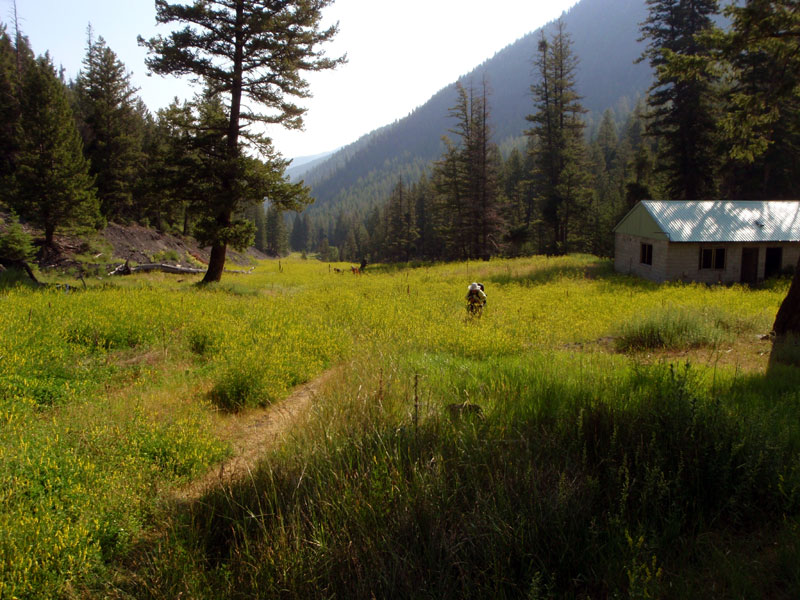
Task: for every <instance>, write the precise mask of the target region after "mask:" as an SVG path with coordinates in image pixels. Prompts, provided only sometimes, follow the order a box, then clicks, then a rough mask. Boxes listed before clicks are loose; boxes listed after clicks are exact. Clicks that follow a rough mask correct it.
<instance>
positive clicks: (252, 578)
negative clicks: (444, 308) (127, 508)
mask: <svg viewBox="0 0 800 600" xmlns="http://www.w3.org/2000/svg"><path fill="white" fill-rule="evenodd" d="M380 364H382V366H383V370H382V371H381V372H380V373H374V374H372V375H362V376H361V377H360V378H359V379H358V381H354V382H353V383H352V388H350V389H349V390H341V389H339V390H338V391H337V390H336V389H331V390H329V392H328V395H329V396H330V398H329V399H328V401H327V402H325V403H323V404H322V405H321V406H319V408H318V410H319V411H321V414H320V415H319V416H318V419H317V420H316V421H315V424H314V426H313V428H312V430H310V431H308V432H307V433H306V435H305V436H303V437H301V438H300V439H299V441H298V443H296V444H294V445H290V446H289V447H287V448H286V449H285V450H283V451H279V452H276V453H275V454H273V455H271V457H270V460H269V461H268V462H265V463H263V464H262V467H261V469H260V470H259V471H257V472H256V473H254V474H253V479H252V480H251V481H246V482H242V483H241V484H240V485H237V486H234V487H233V488H232V489H230V490H225V491H222V490H220V491H217V492H211V493H210V494H208V495H207V496H206V497H205V498H204V500H203V502H202V503H200V504H198V505H197V506H196V507H195V509H194V510H193V512H192V519H191V525H189V526H188V527H185V528H182V529H181V530H180V531H176V533H179V534H182V535H183V536H185V538H184V544H185V545H184V547H183V548H184V551H185V552H187V553H188V555H187V554H181V555H180V556H181V560H186V559H187V556H188V557H189V560H190V564H189V565H187V564H186V563H184V562H182V561H177V560H175V559H172V560H170V558H171V557H170V556H169V555H167V554H166V553H162V554H161V555H160V557H158V558H156V560H163V561H164V562H163V563H162V564H160V565H158V567H159V568H158V570H157V571H156V572H157V573H159V575H160V576H162V577H165V579H160V578H159V580H160V581H161V582H162V584H161V585H162V586H163V587H161V588H159V593H160V594H162V595H170V594H171V593H173V592H174V590H176V589H178V587H181V586H186V585H189V586H190V587H191V588H192V589H195V590H197V591H196V593H197V594H199V595H200V597H208V598H211V597H215V596H218V595H224V594H226V593H228V592H230V591H231V590H236V591H237V593H244V594H247V595H260V596H270V595H272V594H276V593H278V592H279V591H280V593H281V594H283V595H286V596H288V597H304V598H308V597H311V598H317V597H328V596H336V597H340V596H347V597H351V598H370V597H376V596H377V597H381V596H398V597H418V596H419V591H420V589H421V587H424V590H425V595H426V597H428V596H430V597H436V598H485V597H489V596H491V597H520V596H525V595H530V594H535V593H542V592H543V590H548V589H549V590H550V594H552V595H559V596H562V595H563V596H604V597H605V596H608V597H613V596H620V597H648V595H656V596H657V595H658V594H659V593H660V592H662V591H663V590H665V589H669V588H670V587H671V586H672V585H673V584H675V585H684V584H685V582H684V581H683V580H682V579H681V573H680V572H676V571H675V568H676V567H677V566H678V565H682V563H683V561H684V560H686V559H685V558H684V557H685V556H686V555H687V553H689V554H691V555H692V557H693V560H695V561H697V560H705V559H707V558H708V557H707V556H704V555H703V554H702V553H697V552H695V545H694V544H695V543H702V542H701V540H702V539H703V538H704V536H707V535H713V532H717V531H730V532H733V531H739V530H740V528H748V527H759V526H763V525H765V524H767V523H770V522H778V523H780V522H781V519H782V517H781V516H780V515H782V514H790V515H791V514H796V512H797V510H798V508H800V505H798V500H800V498H798V497H797V496H787V495H786V494H784V493H783V492H782V491H781V486H782V485H784V484H787V485H789V487H793V488H794V489H797V488H796V486H798V485H800V472H798V470H797V469H796V467H795V466H793V460H794V459H793V458H792V457H796V452H797V450H798V446H797V441H798V438H796V437H795V438H794V440H793V441H792V440H790V439H789V438H787V437H785V436H783V435H781V434H777V435H776V434H774V433H772V431H773V430H772V422H773V419H777V421H779V423H780V424H777V423H776V425H777V427H778V429H780V428H781V427H783V426H789V423H790V422H791V421H792V418H793V417H792V411H793V408H791V407H787V408H786V409H783V410H781V411H780V416H777V415H773V416H771V417H770V416H767V415H764V414H762V419H760V420H758V421H755V422H754V421H753V419H752V418H751V407H752V405H753V403H755V402H760V401H765V402H769V403H770V404H772V401H770V400H768V398H770V397H772V398H775V397H776V396H775V394H776V393H778V396H777V397H779V398H781V401H782V402H789V403H791V402H792V393H788V394H787V393H785V392H783V393H781V392H778V389H777V388H775V387H772V388H770V389H767V388H764V389H763V390H761V391H756V390H754V389H748V388H749V384H748V383H747V382H746V381H742V380H741V379H739V380H738V381H737V380H736V378H735V377H731V378H726V379H725V382H724V383H723V384H720V383H719V382H717V385H722V386H723V387H722V389H717V390H716V391H715V389H714V388H713V387H712V386H710V385H709V384H708V383H706V382H704V380H703V379H704V378H703V376H702V375H701V374H700V373H694V371H693V370H692V369H690V368H688V367H674V366H666V365H662V366H655V367H652V368H648V367H639V368H633V369H628V368H625V367H622V366H621V365H620V364H618V363H614V362H613V361H609V360H607V359H604V358H602V357H594V358H589V357H588V356H584V357H580V358H578V357H569V356H567V355H566V354H564V353H556V354H553V353H548V354H546V355H545V354H536V353H534V354H525V355H520V356H498V357H494V358H491V359H488V360H486V359H476V360H472V361H471V360H466V361H465V360H464V359H463V358H462V357H458V356H454V355H438V356H435V355H431V354H420V355H418V358H417V359H416V360H412V361H410V362H408V361H406V360H404V359H403V358H402V357H400V356H392V357H390V358H389V357H387V360H385V361H384V362H382V363H380ZM376 366H377V365H376ZM415 373H416V374H417V375H418V376H419V377H418V381H419V382H420V385H419V386H418V387H417V390H418V392H419V395H420V397H422V398H426V399H427V400H425V401H424V402H422V403H421V406H420V408H419V411H418V412H415V411H416V409H414V404H413V401H412V398H413V395H414V383H413V381H414V377H413V374H415ZM793 379H794V380H796V379H797V377H796V374H794V376H793ZM344 381H345V380H344V379H342V380H341V381H340V382H339V383H338V384H337V385H339V386H341V385H342V384H344ZM334 387H335V386H334ZM356 389H358V392H357V393H356ZM466 392H469V395H468V397H469V398H470V399H471V400H472V401H473V402H478V403H479V405H481V406H483V407H484V413H485V414H486V417H485V418H484V419H483V420H481V421H475V422H472V423H470V422H463V423H460V424H458V425H455V424H453V423H451V422H450V421H449V419H448V417H447V411H446V410H445V408H446V403H448V402H452V401H453V400H454V399H455V398H458V397H461V398H463V397H464V395H465V393H466ZM795 397H796V395H795ZM723 398H734V399H735V400H734V401H729V402H723V401H722V399H723ZM413 415H417V416H413ZM793 430H794V431H795V434H796V433H797V431H796V427H795V428H794V429H793ZM321 440H325V441H324V442H321ZM790 473H791V475H790ZM780 482H783V484H781V483H780ZM274 515H280V518H275V516H274ZM790 523H791V521H790ZM788 531H790V526H789V525H787V526H786V533H788ZM794 545H795V543H794V541H791V542H787V541H786V540H783V541H782V542H781V543H780V544H779V548H780V551H781V552H787V553H790V552H791V551H792V547H793V546H794ZM698 549H699V548H698ZM265 557H269V558H268V560H265ZM751 558H752V557H751ZM201 564H202V565H208V564H211V565H213V568H212V570H210V571H204V572H203V573H202V574H198V576H197V577H194V576H193V574H194V573H197V570H196V566H198V565H201ZM454 565H458V567H455V566H454ZM703 566H704V568H710V569H711V570H712V571H713V568H714V566H713V563H712V564H711V565H708V564H705V565H703ZM181 567H182V568H183V569H184V572H183V573H182V574H177V575H176V570H177V569H179V568H181ZM768 573H769V574H768V576H767V577H763V576H764V575H766V573H764V572H761V573H759V574H758V575H755V574H754V576H756V577H759V579H758V581H755V582H754V583H757V584H758V585H761V586H763V587H762V589H780V586H781V585H783V584H782V583H781V581H785V580H782V579H780V578H781V570H780V568H777V569H776V570H773V571H771V572H768ZM717 575H719V574H718V573H717ZM187 578H188V579H189V581H190V582H191V583H187V582H186V580H187ZM153 579H155V578H153ZM795 580H796V578H795ZM714 581H715V584H717V585H725V583H726V582H724V581H722V580H717V579H714ZM421 582H422V583H421ZM695 585H698V582H695ZM795 585H796V584H795ZM794 589H796V588H794Z"/></svg>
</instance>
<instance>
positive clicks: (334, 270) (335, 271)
mask: <svg viewBox="0 0 800 600" xmlns="http://www.w3.org/2000/svg"><path fill="white" fill-rule="evenodd" d="M333 272H334V273H341V272H342V270H341V269H339V268H337V267H333Z"/></svg>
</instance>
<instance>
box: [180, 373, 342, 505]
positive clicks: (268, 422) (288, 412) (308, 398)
mask: <svg viewBox="0 0 800 600" xmlns="http://www.w3.org/2000/svg"><path fill="white" fill-rule="evenodd" d="M335 372H336V370H335V369H331V370H328V371H326V372H325V373H323V374H322V375H320V376H319V377H317V378H316V379H314V380H312V381H309V382H308V383H304V384H303V385H300V386H298V387H297V388H296V389H295V390H294V391H293V392H292V393H291V394H290V395H289V396H288V397H286V398H285V399H284V400H282V401H280V402H276V403H275V404H273V405H271V406H269V407H267V408H265V409H260V410H251V411H247V412H244V413H239V414H233V415H227V416H225V417H224V421H223V422H222V424H221V428H220V432H219V433H220V437H221V438H222V439H224V440H227V441H229V442H230V443H231V445H232V446H233V456H231V457H230V458H228V459H227V460H225V461H224V462H223V463H222V464H221V465H219V466H217V467H215V468H214V469H212V470H211V471H209V472H208V473H206V475H204V476H203V477H201V478H200V479H197V480H195V481H193V482H192V483H190V484H189V485H187V486H185V487H183V488H181V489H180V490H178V491H177V492H176V493H175V494H174V496H175V498H176V499H177V500H179V501H184V502H189V501H193V500H198V499H199V498H201V497H202V496H203V494H205V493H206V492H208V491H209V490H211V489H213V488H214V487H217V486H225V485H229V484H231V483H233V482H235V481H238V480H240V479H242V478H244V477H246V476H247V474H248V473H250V472H251V471H252V470H253V469H254V468H255V466H256V464H257V463H258V461H259V459H260V458H261V456H262V455H263V453H264V451H265V450H267V449H268V448H270V447H273V446H274V445H275V444H277V443H279V442H280V441H281V439H283V437H284V436H285V435H286V434H287V433H288V432H289V431H290V430H291V428H292V425H294V424H295V423H296V422H297V420H298V419H299V418H300V417H301V416H302V415H303V414H304V413H305V412H306V411H307V410H308V409H309V407H310V406H311V404H312V402H313V400H314V397H315V396H316V395H317V393H318V392H319V390H320V389H321V388H322V386H323V385H325V383H326V382H327V381H328V380H329V379H330V378H331V377H332V376H333V374H334V373H335Z"/></svg>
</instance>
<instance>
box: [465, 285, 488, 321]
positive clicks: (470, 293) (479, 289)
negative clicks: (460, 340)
mask: <svg viewBox="0 0 800 600" xmlns="http://www.w3.org/2000/svg"><path fill="white" fill-rule="evenodd" d="M466 300H467V312H468V313H469V314H471V315H480V314H481V312H482V311H483V308H484V306H486V292H484V288H483V284H482V283H478V282H477V281H475V282H473V283H470V284H469V287H468V288H467V297H466Z"/></svg>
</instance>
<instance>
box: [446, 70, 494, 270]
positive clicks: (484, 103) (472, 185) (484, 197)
mask: <svg viewBox="0 0 800 600" xmlns="http://www.w3.org/2000/svg"><path fill="white" fill-rule="evenodd" d="M456 91H457V98H458V99H457V102H456V104H455V106H453V107H452V108H451V109H450V112H449V116H450V117H451V118H453V119H455V120H456V124H455V126H454V128H453V129H451V130H450V132H451V133H453V134H455V135H456V136H457V142H455V143H454V142H453V141H451V140H450V139H448V138H445V144H446V146H447V149H446V151H445V153H444V155H443V156H442V158H441V159H440V160H439V161H438V162H437V163H436V164H435V166H434V173H433V185H434V188H435V190H436V194H437V202H436V204H437V211H436V212H437V213H438V214H436V215H431V217H432V218H434V219H435V223H436V225H435V228H436V232H437V234H438V235H439V236H441V238H442V241H443V244H444V247H445V253H446V256H447V257H449V258H459V259H465V258H484V259H488V258H489V256H490V255H491V254H493V253H496V252H497V251H498V250H499V248H500V244H501V227H502V215H501V211H500V199H501V194H500V164H501V161H500V154H499V151H498V150H497V146H496V145H495V144H493V143H492V141H491V129H490V125H489V104H488V86H487V84H486V82H483V85H482V89H481V93H480V94H479V95H476V94H475V91H474V90H473V89H472V88H470V89H469V90H467V89H466V88H465V87H464V86H463V85H461V83H458V84H456Z"/></svg>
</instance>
